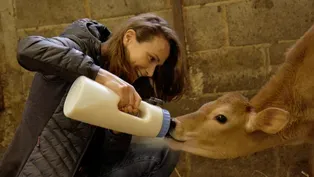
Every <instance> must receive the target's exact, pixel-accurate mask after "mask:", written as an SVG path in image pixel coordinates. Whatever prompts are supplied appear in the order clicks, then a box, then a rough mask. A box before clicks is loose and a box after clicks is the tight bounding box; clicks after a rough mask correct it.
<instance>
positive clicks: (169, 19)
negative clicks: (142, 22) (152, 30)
mask: <svg viewBox="0 0 314 177" xmlns="http://www.w3.org/2000/svg"><path fill="white" fill-rule="evenodd" d="M153 13H154V14H156V15H158V16H160V17H162V18H164V19H165V20H166V21H167V22H168V23H169V25H170V27H172V28H174V24H173V12H172V10H163V11H158V12H153Z"/></svg>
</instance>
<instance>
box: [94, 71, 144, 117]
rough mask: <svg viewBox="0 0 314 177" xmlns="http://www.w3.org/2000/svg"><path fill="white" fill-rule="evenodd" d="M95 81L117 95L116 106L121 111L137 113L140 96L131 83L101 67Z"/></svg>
mask: <svg viewBox="0 0 314 177" xmlns="http://www.w3.org/2000/svg"><path fill="white" fill-rule="evenodd" d="M95 81H96V82H98V83H100V84H102V85H104V86H106V87H108V88H109V89H111V90H112V91H114V92H115V93H116V94H118V95H119V97H120V102H119V104H118V107H119V109H120V110H121V111H123V112H126V113H129V114H133V115H135V114H137V112H138V107H139V105H140V103H141V101H142V98H141V97H140V95H139V94H138V93H137V92H136V90H135V88H134V87H133V86H132V85H130V84H129V83H127V82H125V81H124V80H122V79H120V78H119V77H118V76H116V75H114V74H112V73H110V72H108V71H106V70H103V69H100V70H99V72H98V74H97V76H96V79H95Z"/></svg>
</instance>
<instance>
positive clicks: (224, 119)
mask: <svg viewBox="0 0 314 177" xmlns="http://www.w3.org/2000/svg"><path fill="white" fill-rule="evenodd" d="M215 119H216V120H217V121H218V122H219V123H221V124H224V123H226V122H227V117H226V116H224V115H222V114H219V115H217V116H216V117H215Z"/></svg>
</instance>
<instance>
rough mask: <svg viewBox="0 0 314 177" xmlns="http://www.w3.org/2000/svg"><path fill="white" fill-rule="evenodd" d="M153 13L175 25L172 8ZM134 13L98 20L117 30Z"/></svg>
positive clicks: (112, 29) (111, 29)
mask: <svg viewBox="0 0 314 177" xmlns="http://www.w3.org/2000/svg"><path fill="white" fill-rule="evenodd" d="M152 13H153V14H156V15H158V16H160V17H162V18H164V19H165V20H167V22H168V23H169V25H170V26H171V27H173V19H172V17H173V15H172V10H164V11H158V12H152ZM132 16H134V15H129V16H122V17H114V18H105V19H100V20H98V21H99V22H100V23H102V24H104V25H105V26H107V27H108V28H109V29H110V31H112V32H113V31H115V30H116V29H117V28H118V27H119V26H120V25H121V24H122V23H123V22H125V21H127V20H128V19H129V18H130V17H132Z"/></svg>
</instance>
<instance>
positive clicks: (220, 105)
mask: <svg viewBox="0 0 314 177" xmlns="http://www.w3.org/2000/svg"><path fill="white" fill-rule="evenodd" d="M175 122H176V127H175V128H174V129H173V130H172V131H171V133H170V134H171V136H172V139H168V140H169V141H168V142H169V145H170V146H171V147H173V148H174V149H179V150H182V151H186V152H189V153H192V154H195V155H200V156H204V157H208V158H216V159H225V158H236V157H240V156H246V155H250V154H252V153H254V152H258V151H262V150H265V149H268V148H271V147H275V146H281V145H288V144H300V143H312V142H313V141H314V136H313V125H314V25H313V26H312V27H311V28H310V29H309V30H308V31H307V32H306V33H305V34H304V35H303V36H302V37H301V38H300V39H299V40H298V41H297V42H296V43H295V45H293V46H292V47H291V48H290V49H289V50H288V51H287V53H286V60H285V62H284V63H283V64H282V65H281V67H280V68H279V69H278V70H277V72H276V73H275V74H274V76H272V78H271V79H270V80H269V81H268V82H267V83H266V84H265V85H264V86H263V87H262V88H261V90H260V91H259V92H258V93H257V94H256V95H255V96H254V97H253V98H252V99H251V100H248V99H247V98H245V97H244V96H242V95H241V94H239V93H237V92H232V93H228V94H226V95H224V96H222V97H220V98H218V99H217V100H215V101H212V102H209V103H207V104H204V105H203V106H202V107H201V108H200V109H199V110H197V111H195V112H193V113H190V114H187V115H183V116H180V117H177V118H176V119H175Z"/></svg>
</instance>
